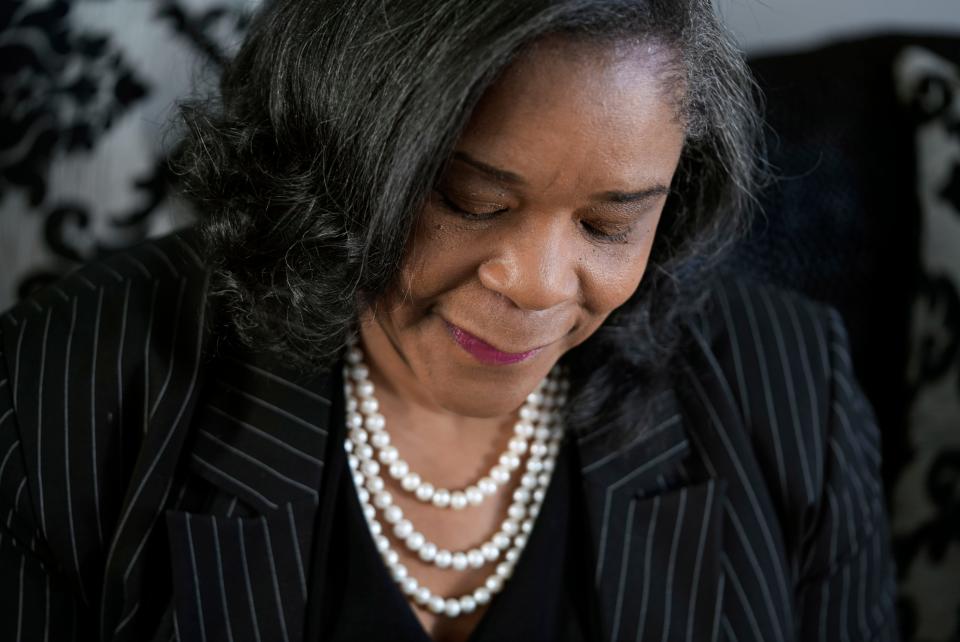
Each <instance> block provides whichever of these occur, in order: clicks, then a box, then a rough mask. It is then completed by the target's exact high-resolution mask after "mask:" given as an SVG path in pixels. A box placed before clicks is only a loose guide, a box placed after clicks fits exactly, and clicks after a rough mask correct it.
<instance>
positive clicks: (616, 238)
mask: <svg viewBox="0 0 960 642" xmlns="http://www.w3.org/2000/svg"><path fill="white" fill-rule="evenodd" d="M437 194H438V195H439V196H440V202H441V203H442V204H443V206H444V207H445V208H447V209H448V210H450V211H451V212H453V213H454V214H457V215H458V216H460V217H462V218H465V219H467V220H469V221H486V220H489V219H492V218H493V217H495V216H498V215H500V214H503V213H504V212H506V211H507V208H502V209H499V210H496V211H493V212H485V213H483V214H476V213H474V212H469V211H467V210H465V209H463V208H462V207H459V206H457V204H456V203H454V202H453V201H452V200H450V197H448V196H447V195H446V194H444V193H443V192H441V191H439V190H438V191H437ZM583 226H584V229H586V230H587V234H589V235H590V236H592V237H593V238H595V239H597V240H599V241H603V242H604V243H620V242H623V241H625V240H627V236H629V234H630V230H629V229H627V230H623V231H621V232H616V233H615V234H606V233H604V232H601V231H600V230H598V229H597V228H595V227H593V226H592V225H590V224H589V223H583Z"/></svg>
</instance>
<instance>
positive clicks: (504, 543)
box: [492, 533, 510, 551]
mask: <svg viewBox="0 0 960 642" xmlns="http://www.w3.org/2000/svg"><path fill="white" fill-rule="evenodd" d="M492 543H493V545H494V546H496V547H497V548H499V549H500V550H501V551H502V550H505V549H507V548H509V547H510V538H509V537H507V536H506V535H504V534H503V533H497V534H496V535H494V536H493V539H492Z"/></svg>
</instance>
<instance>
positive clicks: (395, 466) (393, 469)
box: [390, 459, 410, 479]
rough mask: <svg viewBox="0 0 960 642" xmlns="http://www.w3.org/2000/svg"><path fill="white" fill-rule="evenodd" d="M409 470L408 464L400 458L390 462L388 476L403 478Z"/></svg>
mask: <svg viewBox="0 0 960 642" xmlns="http://www.w3.org/2000/svg"><path fill="white" fill-rule="evenodd" d="M408 472H410V466H409V465H407V462H405V461H403V460H402V459H397V460H396V461H394V462H393V463H392V464H390V476H391V477H393V478H394V479H403V478H404V477H405V476H406V474H407V473H408Z"/></svg>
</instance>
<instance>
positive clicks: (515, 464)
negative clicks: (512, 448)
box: [499, 453, 520, 479]
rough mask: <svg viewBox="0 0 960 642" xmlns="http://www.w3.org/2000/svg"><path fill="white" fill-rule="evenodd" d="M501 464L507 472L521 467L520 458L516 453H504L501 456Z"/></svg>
mask: <svg viewBox="0 0 960 642" xmlns="http://www.w3.org/2000/svg"><path fill="white" fill-rule="evenodd" d="M499 464H500V465H501V466H502V467H503V468H505V469H506V470H507V471H511V470H516V469H517V468H519V467H520V458H519V457H517V456H516V455H515V454H514V453H503V454H502V455H500V460H499ZM508 474H509V473H508ZM508 479H509V478H508Z"/></svg>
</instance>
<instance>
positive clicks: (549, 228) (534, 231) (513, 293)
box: [478, 216, 580, 311]
mask: <svg viewBox="0 0 960 642" xmlns="http://www.w3.org/2000/svg"><path fill="white" fill-rule="evenodd" d="M518 218H521V217H518ZM522 218H525V219H527V220H525V221H523V222H522V223H520V224H517V225H514V226H512V227H511V228H510V229H509V230H505V234H504V235H503V236H502V237H500V238H499V239H498V241H497V244H496V247H495V248H494V250H493V252H492V253H491V255H490V257H489V258H487V259H486V260H484V261H483V262H482V263H481V264H480V268H479V270H478V273H479V277H480V282H481V283H482V284H483V285H484V287H486V288H487V289H490V290H493V291H494V292H497V293H498V294H501V295H503V296H504V297H506V298H507V299H509V300H510V301H511V302H512V303H513V304H514V305H515V306H517V307H518V308H520V309H522V310H531V311H536V310H548V309H550V308H553V307H556V306H557V305H560V304H562V303H564V302H565V301H569V300H571V299H575V298H576V296H577V291H578V289H579V287H580V285H579V277H578V274H577V257H576V254H575V252H574V251H573V250H574V248H573V246H572V244H571V243H570V241H569V239H567V233H566V230H567V229H568V228H567V226H569V219H566V218H565V217H535V216H530V217H522ZM547 219H552V220H547Z"/></svg>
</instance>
